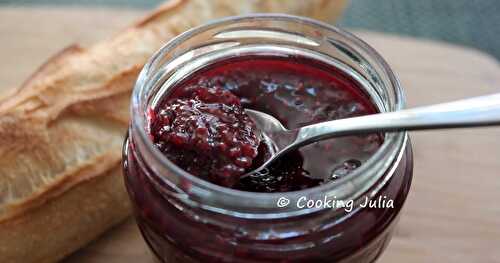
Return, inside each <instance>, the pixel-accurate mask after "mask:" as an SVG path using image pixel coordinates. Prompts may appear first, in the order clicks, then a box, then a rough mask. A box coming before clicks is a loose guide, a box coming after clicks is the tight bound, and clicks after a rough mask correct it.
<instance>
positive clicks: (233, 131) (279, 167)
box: [150, 57, 383, 192]
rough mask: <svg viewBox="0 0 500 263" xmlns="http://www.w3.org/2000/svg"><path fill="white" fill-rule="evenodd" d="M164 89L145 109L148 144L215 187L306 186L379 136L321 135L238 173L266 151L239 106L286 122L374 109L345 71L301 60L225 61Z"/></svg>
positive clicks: (342, 171)
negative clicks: (152, 106)
mask: <svg viewBox="0 0 500 263" xmlns="http://www.w3.org/2000/svg"><path fill="white" fill-rule="evenodd" d="M172 90H173V91H172V92H170V93H169V94H167V95H166V96H165V97H163V98H162V100H161V101H162V102H161V103H160V104H159V106H157V107H156V108H155V109H153V110H152V113H151V116H152V117H151V118H150V130H151V137H152V138H153V141H154V143H155V145H156V146H157V147H158V148H159V149H160V150H161V151H162V152H163V153H164V154H165V155H166V156H167V157H168V158H169V159H170V160H172V161H173V162H174V163H176V164H177V165H179V166H180V167H181V168H183V169H184V170H186V171H188V172H190V173H192V174H194V175H196V176H199V177H201V178H203V179H206V180H209V181H211V182H213V183H216V184H219V185H222V186H228V187H233V188H236V189H239V190H244V191H253V192H285V191H295V190H301V189H305V188H309V187H314V186H317V185H320V184H323V183H326V182H329V181H331V180H335V179H338V178H339V177H342V176H345V175H346V174H348V173H349V172H350V171H352V170H354V169H356V168H357V167H359V166H360V165H361V164H362V163H363V162H364V161H366V159H368V158H369V157H370V156H371V155H372V154H373V153H374V152H375V151H376V150H377V149H378V148H379V146H380V145H381V143H382V141H383V138H382V137H381V136H380V135H378V134H370V135H361V136H347V137H340V138H335V139H330V140H326V141H322V142H319V143H315V144H312V145H308V146H305V147H302V148H301V149H299V150H297V151H294V152H291V153H290V154H288V156H286V157H284V158H282V160H280V161H278V162H276V163H274V164H273V165H271V166H270V167H269V169H268V170H267V171H265V172H264V173H259V174H255V175H252V176H249V177H245V178H244V179H241V180H240V179H239V176H240V175H242V174H243V173H245V172H248V171H251V170H252V169H254V168H256V167H258V165H259V164H260V163H262V161H263V158H265V157H264V156H265V152H266V149H265V147H263V146H262V145H261V146H260V147H259V137H258V136H257V134H258V131H256V130H255V126H254V124H253V123H252V121H251V120H250V119H249V117H248V116H247V115H246V114H245V113H244V111H243V108H251V109H256V110H260V111H263V112H266V113H268V114H271V115H273V116H274V117H276V118H278V119H279V120H280V121H281V122H282V123H283V124H284V125H285V126H286V127H287V128H289V129H293V128H297V127H301V126H304V125H307V124H312V123H317V122H321V121H326V120H334V119H342V118H348V117H354V116H360V115H367V114H373V113H376V112H377V110H376V109H375V107H374V106H373V104H372V103H371V102H370V101H369V100H368V99H367V96H366V95H365V94H364V93H363V92H362V90H361V89H360V88H359V86H358V83H357V82H355V81H354V80H353V79H351V78H350V77H348V76H347V75H346V74H344V73H342V72H341V71H339V70H338V69H335V68H333V67H328V66H325V65H322V64H318V63H314V62H312V61H307V60H304V59H290V58H288V59H277V58H265V57H259V58H250V59H249V58H246V59H243V60H233V61H226V62H224V63H219V64H216V65H212V66H210V67H209V68H208V69H206V70H203V71H201V72H197V73H196V74H193V76H192V77H189V78H188V79H186V80H185V81H183V82H182V83H180V84H179V85H177V86H175V87H173V89H172Z"/></svg>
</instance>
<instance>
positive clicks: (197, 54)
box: [123, 14, 413, 263]
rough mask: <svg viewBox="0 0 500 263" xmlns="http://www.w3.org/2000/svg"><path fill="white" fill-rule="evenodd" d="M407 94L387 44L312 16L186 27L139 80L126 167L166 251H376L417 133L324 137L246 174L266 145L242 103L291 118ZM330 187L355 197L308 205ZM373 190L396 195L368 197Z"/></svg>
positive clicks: (242, 258)
mask: <svg viewBox="0 0 500 263" xmlns="http://www.w3.org/2000/svg"><path fill="white" fill-rule="evenodd" d="M403 107H404V96H403V91H402V88H401V86H400V84H399V82H398V81H397V78H396V76H395V75H394V73H393V72H392V70H391V69H390V68H389V67H388V65H387V63H385V61H384V60H383V59H382V58H381V56H380V55H379V54H378V53H377V52H376V51H375V50H373V49H372V48H371V47H369V46H368V45H367V44H365V43H364V42H362V41H361V40H359V39H358V38H356V37H355V36H353V35H351V34H349V33H347V32H345V31H342V30H341V29H338V28H334V27H331V26H328V25H325V24H323V23H320V22H317V21H313V20H310V19H307V18H301V17H293V16H286V15H276V14H273V15H252V16H247V17H235V18H227V19H224V20H220V21H216V22H213V23H210V24H207V25H204V26H202V27H200V28H197V29H194V30H192V31H189V32H186V33H184V34H181V35H180V36H178V37H177V38H175V39H173V40H172V41H171V42H169V43H168V44H166V45H165V46H164V47H163V48H162V49H160V50H159V51H158V52H157V54H155V55H154V56H153V57H152V59H151V61H150V62H148V63H147V64H146V65H145V66H144V69H143V70H142V71H141V74H140V75H139V78H138V80H137V83H136V86H135V88H134V91H133V94H132V103H131V112H132V116H131V123H130V128H129V132H128V135H127V138H126V140H125V143H124V148H123V171H124V181H125V185H126V187H127V191H128V193H129V196H130V200H131V203H132V206H133V210H134V216H135V218H136V220H137V225H138V226H139V229H140V231H141V233H142V235H143V237H144V239H145V241H146V242H147V244H148V246H149V248H150V249H151V251H152V252H153V253H154V255H155V256H156V257H157V259H158V260H159V261H160V262H164V263H167V262H168V263H170V262H180V263H185V262H186V263H195V262H203V263H205V262H208V263H210V262H227V263H233V262H234V263H256V262H269V263H274V262H282V263H285V262H286V263H298V262H306V263H307V262H328V263H329V262H340V263H371V262H374V261H375V260H376V259H377V257H378V256H379V255H380V254H381V253H382V251H384V249H385V248H386V246H387V244H388V243H389V241H390V239H391V236H392V233H393V232H394V229H395V226H396V223H397V220H398V218H399V216H400V214H401V211H402V210H401V209H402V207H403V204H404V202H405V200H406V197H407V195H408V192H409V188H410V183H411V179H412V172H413V155H412V151H411V143H410V140H409V137H408V134H407V133H405V132H395V133H385V134H368V135H356V136H344V137H337V138H333V139H329V140H324V141H321V142H318V143H314V144H310V145H307V146H304V147H301V148H300V149H298V150H296V151H293V152H290V153H289V154H288V155H286V156H283V157H282V158H280V160H278V161H277V162H275V163H273V164H271V165H270V166H269V167H268V169H267V170H266V171H265V172H261V173H259V174H255V175H252V176H244V177H242V175H243V174H245V173H246V172H248V171H251V170H253V169H254V168H255V167H258V166H259V165H260V164H261V163H262V162H263V161H264V160H265V158H266V157H267V155H268V154H269V151H268V148H266V145H265V143H263V140H262V139H261V136H260V131H259V130H258V129H257V128H256V126H255V124H254V123H253V121H252V120H251V119H250V118H249V116H248V115H247V114H245V109H247V108H248V109H255V110H259V111H262V112H266V113H268V114H271V115H273V116H274V117H276V118H278V119H279V120H280V121H281V122H282V123H283V124H284V125H285V126H286V127H287V128H289V129H293V128H297V127H301V126H304V125H308V124H312V123H317V122H321V121H326V120H335V119H342V118H349V117H354V116H360V115H367V114H374V113H377V112H379V111H380V112H386V111H395V110H400V109H402V108H403ZM300 200H302V202H300V203H299V201H300ZM304 200H308V202H307V204H309V206H304V205H306V202H305V201H304ZM328 200H343V201H347V202H349V201H352V202H353V205H352V209H351V210H348V209H344V208H342V207H340V208H338V207H336V208H335V207H330V208H329V207H314V206H310V205H311V204H312V205H315V204H317V203H318V202H320V203H321V202H323V201H324V202H325V204H326V202H327V201H328ZM377 200H390V201H391V202H392V204H393V205H392V206H391V207H389V208H380V207H371V206H368V207H362V206H360V204H362V203H365V202H367V201H370V202H372V201H374V202H377ZM283 201H284V202H283ZM309 201H311V202H312V203H310V202H309ZM299 204H301V205H302V206H300V205H299Z"/></svg>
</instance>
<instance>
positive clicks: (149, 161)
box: [129, 15, 407, 219]
mask: <svg viewBox="0 0 500 263" xmlns="http://www.w3.org/2000/svg"><path fill="white" fill-rule="evenodd" d="M290 54H293V55H300V56H305V57H308V58H310V59H314V60H318V61H321V62H322V63H327V64H330V65H332V66H334V67H336V68H338V69H340V70H342V71H344V72H345V73H346V74H348V75H350V76H351V77H352V78H353V79H354V80H356V81H357V82H359V83H360V84H361V85H360V86H361V87H363V88H364V89H365V91H366V93H367V94H368V95H369V96H370V98H371V99H372V101H373V102H374V103H375V104H376V106H377V107H378V108H379V110H380V111H381V112H385V111H392V110H399V109H401V108H402V107H403V104H404V99H403V94H402V90H401V87H400V85H399V82H398V80H397V78H396V77H395V76H394V74H393V72H392V71H391V69H390V68H389V67H388V65H387V64H386V63H385V61H384V60H383V59H382V58H381V57H380V55H378V54H377V53H376V51H375V50H373V49H372V48H371V47H369V46H368V45H367V44H365V43H364V42H362V41H361V40H359V39H358V38H356V37H355V36H353V35H351V34H349V33H347V32H345V31H342V30H340V29H337V28H335V27H331V26H329V25H326V24H322V23H320V22H317V21H313V20H309V19H306V18H300V17H293V16H285V15H258V16H251V17H234V18H228V19H223V20H219V21H216V22H213V23H211V24H208V25H205V26H202V27H199V28H195V29H193V30H190V31H188V32H186V33H184V34H182V35H180V36H179V37H177V38H175V39H173V40H172V41H171V42H169V43H167V44H166V45H165V46H164V47H163V48H162V49H160V50H159V51H158V52H157V53H156V54H155V55H154V56H153V58H152V59H151V60H150V61H149V62H148V63H147V64H146V65H145V67H144V69H143V70H142V71H141V73H140V75H139V78H138V80H137V83H136V87H135V89H134V92H133V97H132V106H131V107H132V108H131V109H132V123H131V128H130V134H129V135H130V140H131V141H132V144H133V147H134V151H135V152H136V154H137V155H138V157H139V159H140V162H141V166H143V168H145V169H148V170H149V172H148V174H147V175H148V177H149V178H150V180H151V181H152V182H153V183H155V186H156V187H157V189H158V190H159V191H160V192H161V193H163V194H165V195H167V196H168V197H170V198H176V199H178V200H179V201H180V202H183V203H185V204H186V205H190V206H196V207H200V208H203V209H207V210H210V211H214V212H217V213H223V214H227V215H231V216H235V217H243V218H262V219H265V218H284V217H290V216H295V215H302V214H308V213H313V212H315V211H318V210H321V208H318V209H314V208H313V209H301V208H299V207H294V206H287V207H284V208H280V207H278V206H277V201H278V200H279V199H280V198H286V199H288V200H290V202H297V201H298V199H299V198H301V197H304V196H305V197H307V198H308V199H315V200H318V199H323V198H325V197H326V198H335V199H337V200H357V199H359V198H360V197H361V196H363V195H365V194H366V193H367V191H371V192H370V193H371V194H373V195H374V194H376V192H377V189H380V188H381V187H382V186H383V185H384V182H386V181H387V180H389V179H390V178H391V176H392V174H393V171H391V169H392V170H393V169H395V167H396V166H397V164H398V163H399V161H400V159H401V156H402V155H403V153H404V147H405V145H406V140H407V135H406V133H387V134H386V135H385V140H384V143H383V145H382V146H381V147H380V148H379V150H378V151H377V152H376V153H375V154H374V155H373V156H372V157H371V158H369V159H368V160H367V161H366V162H365V163H364V164H363V165H361V166H360V167H359V168H358V169H356V170H354V171H353V172H352V173H350V174H348V175H347V176H345V177H343V178H340V179H339V180H337V181H335V182H330V183H327V184H324V185H321V186H317V187H314V188H309V189H305V190H302V191H295V192H285V193H253V192H244V191H238V190H234V189H229V188H224V187H221V186H218V185H215V184H212V183H210V182H208V181H204V180H202V179H200V178H197V177H195V176H193V175H191V174H189V173H187V172H186V171H184V170H182V169H181V168H180V167H178V166H176V165H175V164H174V163H172V162H171V161H170V160H168V159H167V158H166V157H165V156H163V155H162V154H161V152H160V151H159V150H158V149H156V148H155V147H154V145H153V144H152V142H151V140H150V139H149V136H148V131H147V129H148V128H147V127H148V121H147V117H148V116H147V112H148V109H150V108H151V107H154V106H155V105H156V103H157V102H158V101H159V97H160V96H163V95H164V94H166V93H168V92H169V89H171V88H172V87H174V86H175V84H177V83H179V82H180V81H182V80H184V79H186V77H188V76H190V75H191V74H192V73H193V72H196V71H197V70H200V69H202V68H204V67H207V66H208V65H210V64H213V63H216V62H219V61H222V60H225V59H227V58H230V57H237V56H246V55H249V56H250V55H251V56H256V55H268V56H269V55H271V56H289V55H290Z"/></svg>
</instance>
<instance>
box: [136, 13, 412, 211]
mask: <svg viewBox="0 0 500 263" xmlns="http://www.w3.org/2000/svg"><path fill="white" fill-rule="evenodd" d="M246 20H254V21H255V20H278V21H279V20H284V21H287V22H296V23H302V24H307V25H309V26H313V27H319V28H322V29H324V30H327V31H332V32H334V33H336V34H340V35H342V36H343V37H346V38H347V39H349V40H350V41H352V42H353V43H355V44H356V45H358V47H360V48H362V49H363V50H364V51H365V52H367V53H368V54H369V55H370V56H371V57H372V59H374V60H375V61H376V62H377V63H379V64H380V65H381V67H382V70H383V71H384V72H385V73H386V74H387V76H388V78H389V81H390V83H389V84H390V88H393V89H394V91H395V95H396V97H395V98H394V100H395V104H394V105H393V110H401V109H403V108H404V106H405V97H404V92H403V89H402V87H401V85H400V82H399V80H398V78H397V76H396V75H395V73H394V72H393V71H392V70H391V68H390V67H389V65H388V63H387V62H386V61H385V60H384V59H383V58H382V56H381V55H380V54H379V53H378V52H377V51H376V50H375V49H373V48H372V47H371V46H370V45H368V44H367V43H366V42H364V41H363V40H361V39H359V38H358V37H356V36H355V35H353V34H351V33H349V32H347V31H345V30H343V29H340V28H337V27H335V26H332V25H329V24H326V23H323V22H320V21H317V20H314V19H310V18H306V17H299V16H293V15H286V14H252V15H242V16H233V17H226V18H222V19H218V20H213V21H212V22H210V23H207V24H204V25H201V26H198V27H195V28H192V29H190V30H188V31H186V32H184V33H182V34H180V35H179V36H177V37H175V38H173V39H172V40H170V41H169V42H167V43H166V44H165V45H164V46H163V47H161V48H160V49H159V50H158V51H157V52H156V53H155V54H154V55H153V56H152V57H151V58H150V59H149V60H148V62H147V63H146V64H145V65H144V67H143V69H142V70H141V72H140V74H139V76H138V79H137V82H136V84H135V87H134V90H133V93H132V103H131V116H132V118H131V130H130V136H133V140H134V142H136V135H137V136H138V140H139V143H140V144H141V145H143V146H144V147H146V148H147V150H149V151H151V153H152V154H151V156H152V157H153V159H154V160H152V161H154V162H156V163H158V164H161V165H162V166H163V167H164V168H166V169H167V170H168V171H170V172H172V173H174V174H176V176H178V177H180V178H181V179H182V180H187V181H188V182H190V183H191V189H190V190H191V191H190V193H189V194H186V193H182V191H180V189H178V190H179V191H180V193H181V194H180V195H179V193H176V197H178V198H179V199H182V200H184V201H185V202H187V203H190V204H191V205H193V206H197V207H200V208H204V209H206V210H210V211H213V212H217V213H223V214H228V215H232V216H236V217H244V218H283V217H290V216H295V215H303V214H308V213H312V212H316V211H318V210H321V209H314V208H312V209H300V208H296V209H293V208H294V207H293V206H292V207H287V208H286V209H284V208H283V209H281V208H279V207H278V206H277V205H276V202H277V201H278V199H279V198H286V199H288V200H296V199H297V198H298V197H301V196H314V195H315V194H317V193H324V194H326V193H328V194H329V195H330V196H333V194H335V192H338V193H339V195H338V196H345V195H347V192H352V193H351V196H352V195H353V194H354V192H356V187H357V186H359V184H360V183H361V182H364V181H366V180H356V179H360V178H361V177H363V178H365V179H367V180H368V179H369V174H368V170H369V169H368V168H370V167H371V168H372V169H373V167H374V166H377V165H378V167H385V169H386V170H390V167H392V166H394V162H395V161H396V162H398V159H400V158H401V156H402V153H403V152H404V150H405V146H406V141H407V137H408V136H407V133H406V132H393V133H386V135H385V139H384V142H383V144H382V145H381V147H380V148H379V149H378V150H377V151H376V152H375V153H374V154H373V155H372V156H371V157H370V158H369V159H368V160H367V161H366V162H365V163H364V164H363V165H361V166H360V167H359V168H358V169H356V170H354V171H352V172H351V173H350V174H348V175H346V176H345V177H342V178H340V179H339V180H337V181H335V182H329V183H326V184H323V185H320V186H316V187H312V188H307V189H304V190H300V191H291V192H278V193H256V192H247V191H241V190H236V189H231V188H226V187H223V186H219V185H216V184H214V183H211V182H209V181H206V180H204V179H201V178H199V177H196V176H194V175H192V174H190V173H188V172H186V171H185V170H183V169H182V168H180V167H178V166H177V165H176V164H174V163H173V162H172V161H170V160H169V159H168V158H167V157H166V156H164V155H163V154H162V153H161V152H160V151H159V150H158V149H157V148H156V147H155V146H154V145H153V142H152V141H151V139H150V137H149V135H148V134H147V125H148V123H147V120H146V117H145V114H144V108H142V107H141V103H143V101H142V100H143V96H142V95H143V94H144V92H145V90H144V89H145V88H147V85H146V84H147V83H148V81H149V77H150V76H151V73H152V72H151V71H152V70H154V68H155V67H156V66H158V63H160V62H161V58H162V57H163V56H164V55H165V54H166V53H168V52H169V50H171V49H173V48H175V47H176V46H178V45H180V44H181V43H183V42H184V41H186V40H188V39H189V38H191V37H192V36H195V35H197V34H199V33H201V32H204V31H205V30H208V29H212V28H215V27H217V26H222V25H225V24H228V23H234V22H239V21H246ZM388 156H389V157H390V158H388ZM381 161H383V162H381ZM381 169H382V168H381ZM154 179H155V180H165V178H163V177H162V176H156V178H154ZM379 179H381V178H379ZM372 181H373V180H372ZM340 188H343V190H342V191H339V190H340ZM358 192H359V191H358ZM193 193H196V194H197V195H199V196H197V198H194V199H193V198H192V195H193ZM357 194H360V193H357ZM335 196H337V195H335ZM193 200H196V201H193ZM240 208H241V209H240ZM243 208H244V209H243ZM252 208H255V212H253V209H252ZM249 209H250V210H249Z"/></svg>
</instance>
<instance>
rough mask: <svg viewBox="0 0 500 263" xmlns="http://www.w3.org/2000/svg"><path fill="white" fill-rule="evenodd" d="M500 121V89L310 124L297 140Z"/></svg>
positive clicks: (457, 126)
mask: <svg viewBox="0 0 500 263" xmlns="http://www.w3.org/2000/svg"><path fill="white" fill-rule="evenodd" d="M490 125H500V93H497V94H492V95H488V96H481V97H475V98H470V99H464V100H458V101H454V102H447V103H442V104H436V105H431V106H423V107H418V108H412V109H406V110H401V111H395V112H387V113H379V114H373V115H366V116H361V117H354V118H347V119H341V120H334V121H328V122H322V123H317V124H312V125H308V126H305V127H302V128H300V129H298V131H296V132H297V137H296V140H295V141H294V143H293V144H299V145H303V144H308V143H311V142H314V141H318V140H322V139H327V138H330V137H336V136H342V135H346V134H360V133H369V132H391V131H404V130H425V129H440V128H460V127H473V126H490Z"/></svg>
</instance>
